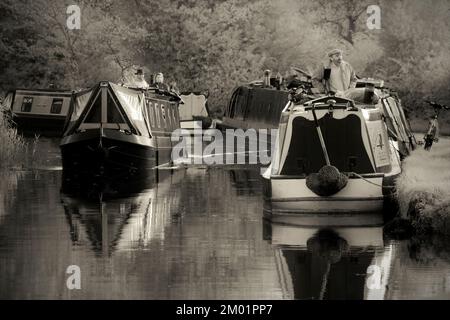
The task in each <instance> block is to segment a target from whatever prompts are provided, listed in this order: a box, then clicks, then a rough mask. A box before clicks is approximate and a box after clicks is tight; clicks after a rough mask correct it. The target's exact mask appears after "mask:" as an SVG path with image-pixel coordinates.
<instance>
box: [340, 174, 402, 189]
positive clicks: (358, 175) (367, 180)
mask: <svg viewBox="0 0 450 320" xmlns="http://www.w3.org/2000/svg"><path fill="white" fill-rule="evenodd" d="M348 174H349V175H355V176H357V177H358V178H361V179H362V180H364V181H365V182H367V183H370V184H373V185H374V186H377V187H381V188H383V185H382V184H378V183H375V182H373V181H370V180H369V179H367V178H364V177H363V176H362V175H360V174H357V173H356V172H349V173H348ZM384 187H386V188H395V186H384Z"/></svg>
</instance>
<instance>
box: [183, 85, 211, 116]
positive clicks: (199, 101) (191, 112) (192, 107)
mask: <svg viewBox="0 0 450 320" xmlns="http://www.w3.org/2000/svg"><path fill="white" fill-rule="evenodd" d="M180 97H181V99H182V100H183V102H184V104H182V105H180V108H179V111H180V120H181V121H183V120H193V117H196V116H201V117H207V116H208V110H207V109H206V101H207V99H206V97H205V95H203V94H195V93H193V92H191V93H189V94H182V95H181V96H180Z"/></svg>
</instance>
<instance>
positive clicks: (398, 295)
mask: <svg viewBox="0 0 450 320" xmlns="http://www.w3.org/2000/svg"><path fill="white" fill-rule="evenodd" d="M35 157H36V159H37V160H36V161H35V163H36V165H35V167H34V168H33V169H27V170H19V169H18V170H14V171H8V172H1V173H0V298H2V299H414V298H448V297H450V244H448V243H447V242H445V241H439V239H437V240H436V239H433V240H431V239H430V240H429V241H423V240H421V241H418V240H417V239H409V240H402V241H394V240H389V239H388V238H387V237H386V235H385V234H384V233H383V226H355V227H351V228H342V227H341V228H327V227H326V226H321V227H320V228H319V227H317V226H308V225H302V226H287V225H278V224H272V223H270V222H267V221H264V219H263V200H262V187H261V183H260V180H259V169H258V168H251V167H236V166H233V167H232V166H221V167H214V168H206V167H201V166H196V167H188V168H181V169H165V170H159V171H158V172H155V173H154V176H153V177H152V178H151V179H146V181H145V182H144V183H142V181H141V182H140V183H139V185H138V186H137V187H135V188H132V187H131V185H132V184H133V183H132V182H127V183H128V184H130V192H132V193H131V194H127V195H116V196H114V197H108V198H106V197H102V198H100V197H97V198H96V197H95V196H94V197H92V196H91V197H90V198H89V199H87V198H86V197H79V196H74V195H71V194H70V192H66V191H67V190H70V187H71V186H70V185H69V186H67V185H63V183H62V170H61V167H60V158H59V150H58V142H57V140H49V139H48V140H47V139H41V141H40V142H39V148H38V150H37V152H36V155H35ZM324 239H325V240H324ZM70 265H77V266H79V267H80V270H81V289H80V290H69V289H68V288H67V286H66V280H67V278H68V276H69V275H68V274H66V269H67V267H68V266H70Z"/></svg>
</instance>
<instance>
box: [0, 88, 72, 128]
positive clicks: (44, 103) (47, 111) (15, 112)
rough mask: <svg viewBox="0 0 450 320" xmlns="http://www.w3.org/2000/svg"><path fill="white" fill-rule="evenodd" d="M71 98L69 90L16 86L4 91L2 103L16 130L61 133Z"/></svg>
mask: <svg viewBox="0 0 450 320" xmlns="http://www.w3.org/2000/svg"><path fill="white" fill-rule="evenodd" d="M71 97H72V92H71V91H65V90H54V89H34V90H32V89H16V90H13V91H10V92H8V93H7V95H6V98H5V100H4V102H3V105H4V106H5V108H6V109H7V110H9V112H10V113H11V115H12V120H13V122H14V123H15V124H16V125H17V129H18V130H19V132H22V133H24V134H33V135H34V134H38V135H47V136H60V135H61V134H62V130H63V127H64V123H65V120H66V116H67V113H68V111H69V107H70V100H71Z"/></svg>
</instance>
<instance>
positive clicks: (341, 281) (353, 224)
mask: <svg viewBox="0 0 450 320" xmlns="http://www.w3.org/2000/svg"><path fill="white" fill-rule="evenodd" d="M352 215H353V220H352V217H351V215H346V217H344V219H342V214H339V215H332V214H305V215H298V214H297V215H296V216H297V219H298V220H297V221H295V220H294V219H293V218H292V217H290V224H286V223H283V222H280V221H273V220H272V221H268V220H265V221H264V239H265V240H269V241H270V242H271V244H272V246H273V248H274V251H275V260H276V265H277V271H278V274H279V277H280V282H281V287H282V290H283V297H284V298H285V299H319V300H322V299H384V297H385V294H386V290H387V283H388V280H389V271H390V267H391V260H392V252H393V251H392V247H391V246H390V245H388V246H385V245H384V242H383V225H382V222H381V224H380V223H376V221H375V220H374V216H371V215H369V216H364V215H362V214H352ZM380 220H381V221H382V218H381V216H380Z"/></svg>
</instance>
